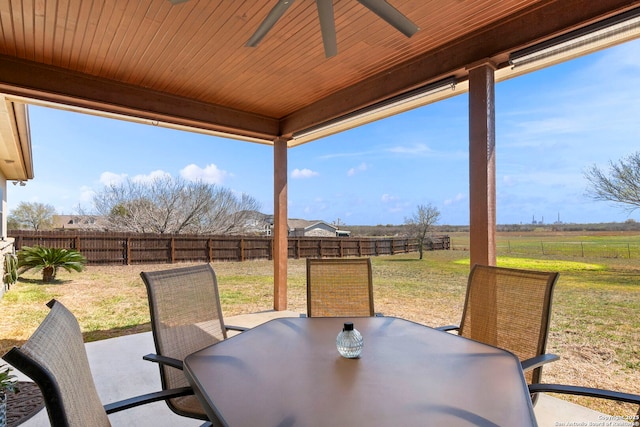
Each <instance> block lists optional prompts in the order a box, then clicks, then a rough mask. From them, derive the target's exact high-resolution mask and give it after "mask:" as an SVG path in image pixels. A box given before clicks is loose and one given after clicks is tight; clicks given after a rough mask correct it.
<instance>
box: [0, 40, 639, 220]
mask: <svg viewBox="0 0 640 427" xmlns="http://www.w3.org/2000/svg"><path fill="white" fill-rule="evenodd" d="M467 105H468V97H467V95H466V94H463V95H459V96H456V97H454V98H450V99H448V100H445V101H441V102H438V103H435V104H431V105H428V106H425V107H422V108H419V109H416V110H413V111H410V112H407V113H403V114H400V115H397V116H394V117H391V118H388V119H385V120H381V121H378V122H375V123H371V124H369V125H366V126H363V127H360V128H358V129H354V130H351V131H347V132H343V133H340V134H337V135H334V136H331V137H328V138H325V139H322V140H318V141H314V142H311V143H308V144H304V145H302V146H299V147H295V148H292V149H290V150H289V170H288V175H289V186H288V194H289V217H290V218H305V219H321V220H324V221H327V222H335V221H337V220H339V221H340V223H341V224H346V225H376V224H401V223H403V222H404V220H405V218H407V217H409V216H410V215H411V214H412V213H413V212H414V211H415V210H416V207H417V206H418V205H419V204H427V203H431V204H433V205H434V206H435V207H437V208H438V209H439V210H440V212H441V219H440V222H439V223H440V224H453V225H464V224H468V223H469V190H468V188H469V182H468V113H467ZM30 123H31V136H32V145H33V159H34V169H35V179H33V180H31V181H29V182H28V183H27V185H26V186H25V187H20V186H13V185H10V186H8V190H7V199H8V208H9V210H10V211H11V210H12V209H14V208H15V207H16V206H17V205H18V203H20V202H21V201H25V202H40V203H47V204H50V205H52V206H54V207H55V208H56V210H57V211H58V213H60V214H72V213H76V212H77V208H78V206H81V207H82V208H83V209H85V210H86V211H91V210H92V196H93V194H95V193H96V192H99V191H100V190H101V189H102V188H104V186H105V185H106V184H108V183H110V182H114V181H117V180H119V179H123V178H124V177H129V178H133V179H144V178H149V177H151V176H154V175H158V174H170V175H172V176H183V177H184V178H186V179H202V180H203V181H206V182H210V183H215V184H218V185H221V186H223V187H226V188H229V189H231V190H233V191H236V192H239V193H243V192H244V193H248V194H250V195H251V196H253V197H254V198H256V199H257V200H258V201H259V202H260V203H261V205H262V212H264V213H273V156H272V147H270V146H266V145H260V144H253V143H248V142H241V141H236V140H230V139H223V138H216V137H212V136H206V135H201V134H196V133H187V132H183V131H176V130H170V129H163V128H157V127H153V126H148V125H139V124H134V123H130V122H124V121H117V120H112V119H105V118H100V117H96V116H90V115H82V114H77V113H70V112H65V111H60V110H53V109H47V108H42V107H30ZM639 142H640V41H638V40H636V41H634V42H630V43H626V44H623V45H620V46H617V47H614V48H610V49H608V50H605V51H602V52H598V53H595V54H592V55H589V56H585V57H582V58H578V59H576V60H573V61H570V62H567V63H564V64H560V65H557V66H554V67H551V68H548V69H545V70H541V71H538V72H535V73H531V74H528V75H525V76H521V77H518V78H515V79H511V80H508V81H505V82H501V83H499V84H498V85H497V86H496V172H497V173H496V181H497V194H498V196H497V197H498V199H497V221H498V223H499V224H520V223H531V221H532V220H533V219H534V218H535V220H536V221H540V220H544V222H545V223H551V222H554V221H556V220H557V219H558V215H559V216H560V220H561V221H563V222H573V223H587V222H610V221H617V222H622V221H625V220H627V219H629V218H633V219H636V220H640V215H639V214H638V211H636V212H632V213H629V212H628V210H625V209H624V207H622V206H620V205H612V204H609V203H606V202H595V201H593V200H591V199H589V198H587V197H586V196H585V191H586V188H587V182H586V180H585V179H584V171H585V169H586V168H587V167H589V166H590V165H592V164H597V165H599V166H600V167H601V168H608V162H609V160H614V161H617V160H619V159H621V158H623V157H625V156H627V155H629V154H631V153H633V152H635V151H638V150H640V144H639Z"/></svg>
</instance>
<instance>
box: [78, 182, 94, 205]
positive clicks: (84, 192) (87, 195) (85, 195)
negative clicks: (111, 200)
mask: <svg viewBox="0 0 640 427" xmlns="http://www.w3.org/2000/svg"><path fill="white" fill-rule="evenodd" d="M95 194H96V192H95V190H94V189H93V188H91V187H88V186H86V185H83V186H82V187H80V201H81V202H90V201H92V200H93V196H95Z"/></svg>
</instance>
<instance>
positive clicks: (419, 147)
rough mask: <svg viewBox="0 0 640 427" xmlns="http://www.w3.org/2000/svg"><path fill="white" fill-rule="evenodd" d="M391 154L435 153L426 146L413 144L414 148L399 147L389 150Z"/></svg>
mask: <svg viewBox="0 0 640 427" xmlns="http://www.w3.org/2000/svg"><path fill="white" fill-rule="evenodd" d="M388 151H390V152H392V153H398V154H411V155H424V154H430V153H433V150H432V149H431V148H429V146H428V145H426V144H421V143H418V144H413V145H412V146H405V145H398V146H395V147H391V148H389V150H388Z"/></svg>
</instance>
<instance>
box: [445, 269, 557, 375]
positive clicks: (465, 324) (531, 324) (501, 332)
mask: <svg viewBox="0 0 640 427" xmlns="http://www.w3.org/2000/svg"><path fill="white" fill-rule="evenodd" d="M557 280H558V273H552V272H551V273H548V272H542V271H527V270H517V269H512V268H502V267H490V266H486V265H475V266H474V267H473V268H472V269H471V272H470V274H469V281H468V284H467V294H466V299H465V303H464V310H463V313H462V321H461V323H460V327H459V334H460V335H462V336H463V337H467V338H471V339H473V340H476V341H481V342H483V343H486V344H489V345H492V346H495V347H500V348H503V349H505V350H508V351H510V352H512V353H514V354H515V355H516V356H517V357H518V358H519V359H520V361H521V362H523V368H525V370H526V372H525V377H526V379H527V382H528V383H538V382H540V376H541V374H542V365H543V364H544V363H547V362H550V361H553V360H557V359H558V357H557V356H555V355H547V354H545V351H546V347H547V335H548V332H549V320H550V315H551V300H552V296H553V288H554V286H555V283H556V281H557ZM440 329H444V330H451V329H456V328H455V327H445V328H440Z"/></svg>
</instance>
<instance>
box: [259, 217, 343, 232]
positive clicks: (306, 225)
mask: <svg viewBox="0 0 640 427" xmlns="http://www.w3.org/2000/svg"><path fill="white" fill-rule="evenodd" d="M268 220H269V221H270V222H269V224H268V226H266V227H265V234H266V235H267V236H271V234H272V229H273V217H270V218H268ZM287 227H288V229H289V237H349V236H350V235H351V232H350V231H347V230H339V229H338V228H337V227H335V226H333V225H331V224H329V223H327V222H324V221H321V220H306V219H289V220H288V221H287Z"/></svg>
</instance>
